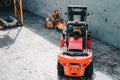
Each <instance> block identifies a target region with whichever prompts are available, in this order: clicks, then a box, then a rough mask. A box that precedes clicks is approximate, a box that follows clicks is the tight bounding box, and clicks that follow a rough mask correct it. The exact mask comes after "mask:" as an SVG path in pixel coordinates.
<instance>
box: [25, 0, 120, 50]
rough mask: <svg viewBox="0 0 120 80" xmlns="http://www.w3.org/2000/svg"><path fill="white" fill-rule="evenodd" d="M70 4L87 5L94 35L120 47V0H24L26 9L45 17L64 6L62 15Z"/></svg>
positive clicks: (90, 26) (90, 27)
mask: <svg viewBox="0 0 120 80" xmlns="http://www.w3.org/2000/svg"><path fill="white" fill-rule="evenodd" d="M69 4H76V5H86V6H87V7H88V12H89V13H90V16H89V17H88V23H89V29H90V31H91V32H92V35H93V36H94V37H95V38H97V39H99V40H102V41H104V42H106V43H108V44H110V45H113V46H115V47H119V48H120V35H119V34H120V0H23V6H24V9H26V10H28V11H30V12H32V13H35V14H37V15H40V16H43V17H51V16H52V15H51V13H52V11H53V10H54V9H58V10H60V8H62V17H63V18H64V19H66V16H65V15H64V13H65V12H66V10H67V6H68V5H69Z"/></svg>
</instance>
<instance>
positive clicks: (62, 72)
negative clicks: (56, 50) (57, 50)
mask: <svg viewBox="0 0 120 80" xmlns="http://www.w3.org/2000/svg"><path fill="white" fill-rule="evenodd" d="M57 70H58V75H61V76H62V75H64V69H63V66H62V65H61V64H60V63H59V61H58V63H57Z"/></svg>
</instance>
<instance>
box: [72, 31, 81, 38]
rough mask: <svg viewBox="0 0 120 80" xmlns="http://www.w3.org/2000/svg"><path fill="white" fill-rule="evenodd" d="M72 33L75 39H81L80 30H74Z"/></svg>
mask: <svg viewBox="0 0 120 80" xmlns="http://www.w3.org/2000/svg"><path fill="white" fill-rule="evenodd" d="M73 33H74V38H75V39H78V38H79V37H81V34H82V32H81V30H74V31H73Z"/></svg>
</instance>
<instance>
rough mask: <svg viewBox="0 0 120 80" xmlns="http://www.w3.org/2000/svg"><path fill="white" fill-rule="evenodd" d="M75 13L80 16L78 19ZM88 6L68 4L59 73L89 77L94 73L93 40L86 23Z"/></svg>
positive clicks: (59, 58)
mask: <svg viewBox="0 0 120 80" xmlns="http://www.w3.org/2000/svg"><path fill="white" fill-rule="evenodd" d="M75 15H77V16H79V17H77V18H79V19H77V20H75V19H74V18H76V17H75ZM87 15H89V14H87V7H85V6H79V5H69V6H68V13H67V16H68V22H67V24H66V31H65V33H63V36H62V38H61V40H60V53H59V54H58V63H57V72H58V75H65V76H71V77H83V76H84V77H87V78H90V77H92V75H93V62H92V40H91V36H90V33H89V32H88V24H87V23H86V17H87Z"/></svg>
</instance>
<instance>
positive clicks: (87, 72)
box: [85, 62, 93, 78]
mask: <svg viewBox="0 0 120 80" xmlns="http://www.w3.org/2000/svg"><path fill="white" fill-rule="evenodd" d="M92 75H93V63H92V62H91V63H90V64H89V65H88V66H87V67H86V70H85V77H87V78H91V77H92Z"/></svg>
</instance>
